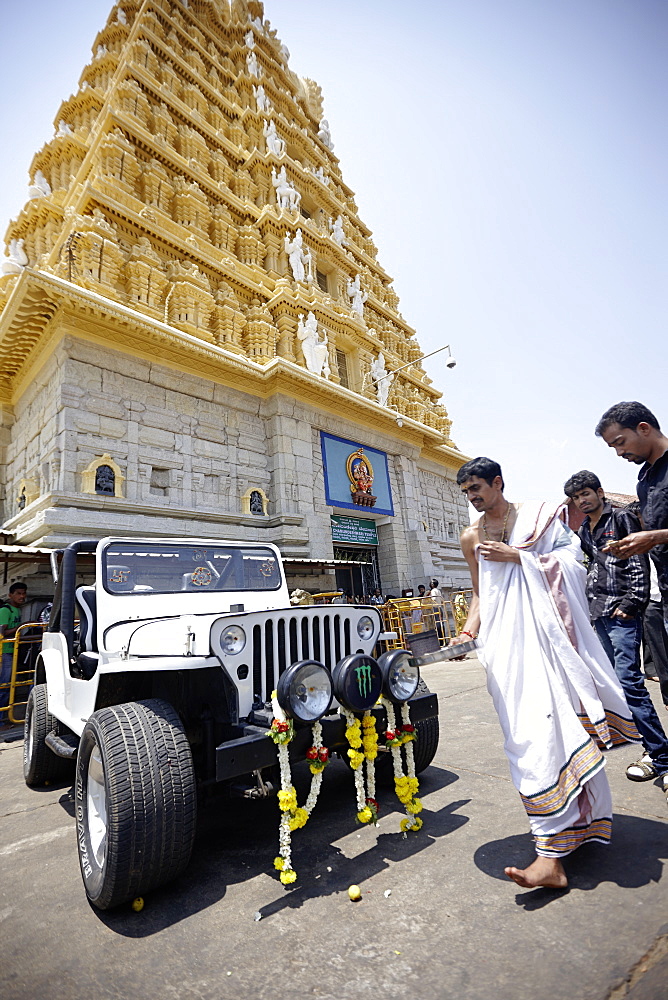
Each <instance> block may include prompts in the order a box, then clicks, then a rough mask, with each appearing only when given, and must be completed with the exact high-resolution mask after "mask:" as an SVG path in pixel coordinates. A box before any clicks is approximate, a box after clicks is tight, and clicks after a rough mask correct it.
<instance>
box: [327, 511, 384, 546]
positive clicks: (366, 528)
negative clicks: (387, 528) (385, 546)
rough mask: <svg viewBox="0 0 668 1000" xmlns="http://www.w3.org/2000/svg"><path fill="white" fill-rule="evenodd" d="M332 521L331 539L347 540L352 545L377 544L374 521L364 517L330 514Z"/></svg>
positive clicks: (334, 540) (335, 540)
mask: <svg viewBox="0 0 668 1000" xmlns="http://www.w3.org/2000/svg"><path fill="white" fill-rule="evenodd" d="M330 518H331V521H332V541H333V542H349V543H352V544H353V545H378V532H377V531H376V522H375V521H371V520H370V519H367V518H364V517H346V516H345V515H343V514H330Z"/></svg>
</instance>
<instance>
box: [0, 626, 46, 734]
mask: <svg viewBox="0 0 668 1000" xmlns="http://www.w3.org/2000/svg"><path fill="white" fill-rule="evenodd" d="M45 628H46V625H45V624H43V623H42V622H25V624H23V625H19V627H18V628H17V630H16V633H15V635H14V637H13V638H11V639H1V640H0V643H1V644H2V652H3V659H4V652H5V648H6V647H7V646H9V645H10V644H11V645H12V647H13V648H12V672H11V675H10V678H9V680H8V681H5V682H4V683H1V684H0V690H3V691H8V692H9V698H8V704H7V705H1V706H0V722H12V723H14V724H16V725H21V723H22V722H23V720H24V717H25V706H26V705H27V703H28V694H29V693H30V688H31V687H32V683H33V678H34V676H35V662H36V660H37V654H38V653H39V651H40V649H41V648H42V634H43V632H44V629H45ZM28 630H31V631H30V632H29V631H28Z"/></svg>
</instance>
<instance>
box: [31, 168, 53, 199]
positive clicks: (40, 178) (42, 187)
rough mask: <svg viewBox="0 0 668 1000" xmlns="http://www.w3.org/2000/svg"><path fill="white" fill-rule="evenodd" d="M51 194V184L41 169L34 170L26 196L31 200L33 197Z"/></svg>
mask: <svg viewBox="0 0 668 1000" xmlns="http://www.w3.org/2000/svg"><path fill="white" fill-rule="evenodd" d="M50 194H51V185H50V184H49V182H48V181H47V179H46V177H45V176H44V174H43V173H42V171H41V170H36V171H35V176H34V178H33V182H32V184H31V185H30V186H29V187H28V198H29V200H30V201H33V199H35V198H48V197H49V195H50Z"/></svg>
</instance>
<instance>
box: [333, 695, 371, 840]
mask: <svg viewBox="0 0 668 1000" xmlns="http://www.w3.org/2000/svg"><path fill="white" fill-rule="evenodd" d="M342 711H343V715H344V718H345V720H346V739H347V740H348V743H349V745H350V749H349V750H348V760H349V761H350V766H351V768H352V769H353V774H354V775H355V794H356V798H357V819H358V822H360V823H373V824H374V825H375V824H376V823H377V822H378V802H377V801H376V767H375V764H374V761H375V759H376V757H377V756H378V733H377V732H376V720H375V718H374V716H373V715H372V714H371V712H370V711H368V710H367V711H366V712H365V713H364V715H363V716H362V719H361V720H360V719H358V718H357V716H355V715H353V713H352V712H349V711H348V709H343V710H342ZM365 762H366V763H365ZM365 770H366V782H365V780H364V773H365Z"/></svg>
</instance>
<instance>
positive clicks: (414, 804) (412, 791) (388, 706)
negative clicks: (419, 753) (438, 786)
mask: <svg viewBox="0 0 668 1000" xmlns="http://www.w3.org/2000/svg"><path fill="white" fill-rule="evenodd" d="M381 702H382V704H383V706H384V708H385V711H386V712H387V731H386V732H385V743H386V745H387V746H388V747H389V748H390V750H391V752H392V764H393V766H394V790H395V792H396V793H397V798H398V799H399V801H400V802H401V804H402V806H403V807H404V809H405V810H406V818H405V819H402V820H401V823H400V824H399V826H400V829H401V831H402V833H406V832H407V831H408V830H415V831H416V830H419V829H420V828H421V826H422V820H421V819H420V817H419V816H418V815H417V814H418V813H419V812H422V802H421V801H420V799H419V798H418V797H417V794H418V791H419V782H418V779H417V777H416V775H415V756H414V754H413V743H414V741H415V739H416V738H417V737H416V734H415V726H413V725H412V724H411V720H410V710H409V708H408V702H407V701H405V702H403V704H402V706H401V726H399V727H397V722H396V716H395V713H394V705H393V704H392V702H391V701H389V700H388V699H387V698H381ZM402 746H405V747H406V772H407V773H406V774H404V765H403V761H402V759H401V748H402Z"/></svg>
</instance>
